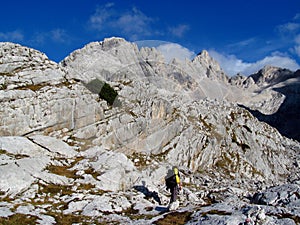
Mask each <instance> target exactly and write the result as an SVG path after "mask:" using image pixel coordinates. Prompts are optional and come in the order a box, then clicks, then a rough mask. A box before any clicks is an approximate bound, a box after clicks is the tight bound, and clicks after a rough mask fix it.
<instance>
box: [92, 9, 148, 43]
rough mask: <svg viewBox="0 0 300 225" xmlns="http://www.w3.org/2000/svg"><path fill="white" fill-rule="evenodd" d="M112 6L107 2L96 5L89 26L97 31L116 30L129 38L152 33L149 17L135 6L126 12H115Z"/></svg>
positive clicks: (133, 38)
mask: <svg viewBox="0 0 300 225" xmlns="http://www.w3.org/2000/svg"><path fill="white" fill-rule="evenodd" d="M113 6H114V4H113V3H109V4H106V5H105V6H101V7H98V8H97V9H96V12H95V13H94V14H93V15H92V16H91V17H90V19H89V25H90V27H91V28H92V29H94V30H97V31H110V32H117V33H119V34H118V35H122V36H123V35H124V36H127V37H128V38H129V39H131V40H137V39H138V38H141V36H149V35H151V34H152V29H151V26H150V24H151V22H152V21H153V19H152V18H151V17H148V16H147V15H145V14H144V13H143V12H142V11H140V10H139V9H137V8H135V7H133V8H132V9H131V10H129V11H126V12H117V11H116V10H115V9H114V8H113Z"/></svg>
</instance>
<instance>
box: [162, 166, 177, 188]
mask: <svg viewBox="0 0 300 225" xmlns="http://www.w3.org/2000/svg"><path fill="white" fill-rule="evenodd" d="M165 181H166V186H167V190H168V189H171V188H174V187H175V186H176V185H178V184H179V183H180V178H179V173H178V169H177V168H176V167H175V168H174V169H173V170H172V173H168V175H167V177H166V179H165Z"/></svg>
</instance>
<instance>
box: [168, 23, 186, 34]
mask: <svg viewBox="0 0 300 225" xmlns="http://www.w3.org/2000/svg"><path fill="white" fill-rule="evenodd" d="M189 29H190V27H189V25H186V24H180V25H178V26H176V27H170V28H169V31H170V32H171V34H172V35H174V36H176V37H182V36H183V35H184V33H186V32H187V31H188V30H189Z"/></svg>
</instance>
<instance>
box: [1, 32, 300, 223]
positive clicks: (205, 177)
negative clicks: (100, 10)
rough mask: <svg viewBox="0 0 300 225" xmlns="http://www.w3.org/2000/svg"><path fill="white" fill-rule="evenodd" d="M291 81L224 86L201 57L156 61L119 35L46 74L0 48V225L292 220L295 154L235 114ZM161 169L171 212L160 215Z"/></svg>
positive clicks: (266, 76) (271, 99)
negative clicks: (176, 181)
mask: <svg viewBox="0 0 300 225" xmlns="http://www.w3.org/2000/svg"><path fill="white" fill-rule="evenodd" d="M276 71H279V72H278V73H277V72H276ZM282 73H284V74H285V76H284V78H282V77H281V76H280V74H282ZM272 74H274V75H273V77H272ZM295 74H296V75H295ZM295 74H294V75H292V74H291V73H290V72H288V71H286V70H283V71H281V70H276V69H274V68H269V69H268V68H265V69H264V72H261V74H258V75H253V76H251V77H249V78H245V77H243V76H239V77H236V78H231V79H230V78H228V77H227V76H226V75H225V73H224V72H223V71H222V69H221V68H220V66H219V65H218V63H217V62H216V61H214V60H213V59H212V58H211V57H210V56H209V55H208V53H207V52H206V51H203V52H202V53H201V54H199V55H198V56H197V57H196V58H195V59H194V60H193V61H185V62H182V61H179V60H177V59H174V60H173V61H172V63H170V64H166V63H165V62H164V59H163V56H162V55H161V54H160V53H159V52H158V51H157V50H156V49H154V48H151V49H150V48H142V49H138V48H137V46H136V45H135V44H133V43H129V42H127V41H125V40H124V39H122V38H108V39H105V40H104V41H102V42H93V43H90V44H88V45H86V46H84V47H83V48H82V49H79V50H76V51H74V52H73V53H71V54H70V55H69V56H68V57H67V58H66V59H65V60H63V61H62V62H61V63H60V64H56V63H55V62H52V61H50V60H49V59H48V58H47V57H46V56H45V55H44V54H43V53H41V52H38V51H36V50H33V49H29V48H26V47H23V46H20V45H16V44H12V43H1V44H0V85H1V86H0V87H1V88H0V89H1V90H0V105H1V108H0V111H1V114H0V117H1V120H0V134H1V137H0V177H1V179H2V182H1V183H0V198H1V203H0V223H2V222H5V221H7V220H10V219H11V220H13V219H16V218H17V217H20V218H21V219H23V220H24V221H25V220H27V223H40V224H55V223H60V224H68V223H78V222H79V221H80V222H82V223H120V224H156V223H158V222H159V221H163V220H168V217H169V216H173V217H174V218H175V219H176V220H181V222H178V223H179V224H183V223H187V224H239V223H244V222H247V221H248V222H249V223H250V224H251V222H252V223H260V224H270V223H271V224H272V223H273V224H297V223H298V222H299V210H298V209H299V207H300V205H299V194H298V193H299V182H300V181H299V175H300V174H299V165H300V158H299V150H300V144H299V143H298V142H297V141H293V140H291V139H288V138H286V137H284V136H282V135H281V134H280V133H279V132H278V131H277V130H276V129H274V128H273V127H272V126H270V125H268V124H267V123H263V122H260V121H259V120H258V119H257V118H256V117H254V116H253V115H252V114H251V113H250V112H249V110H248V108H251V109H252V110H253V109H259V110H262V111H264V112H271V110H274V108H276V107H278V108H279V109H281V107H282V103H284V102H285V101H286V99H287V97H285V95H284V94H283V93H282V94H279V93H278V92H276V91H277V89H275V87H276V88H279V87H282V88H286V87H287V86H288V85H294V84H297V79H298V77H299V76H298V75H297V73H295ZM97 80H98V81H101V82H102V83H103V82H106V84H107V85H109V86H110V87H112V88H113V89H114V90H115V91H116V92H117V93H118V96H117V98H116V100H115V102H114V103H113V104H112V105H111V104H108V103H107V102H106V101H105V99H102V98H100V94H99V93H97V90H99V89H101V87H100V86H99V84H101V82H95V81H97ZM294 81H295V82H294ZM266 83H268V85H269V86H268V85H266ZM270 85H271V86H270ZM98 86H99V87H98ZM91 87H92V88H91ZM259 88H262V91H261V93H257V94H255V91H257V90H258V89H259ZM295 90H298V89H297V88H296V89H295ZM263 93H264V94H263ZM261 102H264V104H262V105H260V103H261ZM241 104H243V106H241ZM255 107H257V108H255ZM173 165H176V166H178V167H179V169H180V172H181V179H182V182H183V187H184V188H183V191H182V193H181V194H180V196H179V202H180V206H179V209H177V210H175V211H173V212H171V213H165V214H163V215H160V214H161V213H162V212H165V211H167V208H166V206H167V205H168V201H169V193H167V192H166V191H165V186H164V178H165V176H166V174H167V171H168V169H169V168H170V167H171V166H173ZM270 186H273V187H272V188H270ZM200 206H201V207H200ZM145 218H148V219H145ZM70 221H71V222H70Z"/></svg>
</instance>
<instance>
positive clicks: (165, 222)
mask: <svg viewBox="0 0 300 225" xmlns="http://www.w3.org/2000/svg"><path fill="white" fill-rule="evenodd" d="M191 215H192V212H172V213H169V214H167V215H166V216H165V217H164V218H162V219H159V220H157V221H155V222H154V223H153V224H156V225H183V224H186V222H188V221H189V220H190V219H191Z"/></svg>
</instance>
